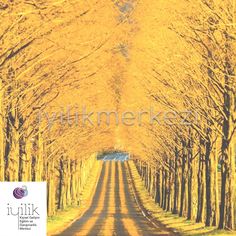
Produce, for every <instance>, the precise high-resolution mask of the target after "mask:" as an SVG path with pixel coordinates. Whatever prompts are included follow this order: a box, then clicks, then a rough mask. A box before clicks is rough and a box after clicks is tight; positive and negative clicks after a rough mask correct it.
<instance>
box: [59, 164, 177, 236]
mask: <svg viewBox="0 0 236 236" xmlns="http://www.w3.org/2000/svg"><path fill="white" fill-rule="evenodd" d="M127 171H128V170H127V167H126V164H125V162H121V161H106V162H102V170H101V175H100V177H99V180H98V183H97V187H96V190H95V194H94V196H93V199H92V202H91V205H90V206H89V208H88V209H87V210H86V211H85V212H84V214H83V215H82V216H81V217H80V218H79V219H78V220H76V221H75V222H74V223H73V224H72V225H71V226H70V227H69V228H67V229H66V230H64V231H63V232H62V233H61V234H59V236H90V235H91V236H95V235H100V236H113V235H118V236H126V235H132V236H142V235H145V236H151V235H173V234H172V233H171V232H170V231H168V230H167V229H166V228H165V226H163V225H161V224H160V226H159V227H158V225H156V226H154V225H153V224H152V223H151V222H150V221H148V220H147V219H146V218H145V217H144V216H143V214H142V212H141V210H139V208H138V205H137V204H136V202H135V198H134V195H133V192H132V190H131V187H130V184H129V182H128V181H129V180H128V178H127Z"/></svg>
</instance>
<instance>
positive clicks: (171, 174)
mask: <svg viewBox="0 0 236 236" xmlns="http://www.w3.org/2000/svg"><path fill="white" fill-rule="evenodd" d="M199 143H200V145H199V146H198V149H197V150H195V148H194V146H193V145H192V143H191V140H188V141H186V140H182V148H181V149H180V150H179V149H178V148H177V147H175V149H174V152H173V155H172V156H171V157H165V159H164V163H162V165H160V163H159V162H158V163H157V164H156V165H150V164H149V162H145V161H141V160H138V159H137V160H135V163H136V167H137V169H138V172H139V174H140V176H141V178H142V180H143V181H144V184H145V187H146V189H147V190H148V192H149V194H150V196H151V197H152V198H153V199H154V200H155V202H156V203H157V204H159V205H160V207H162V208H163V209H164V210H166V211H171V212H172V213H173V214H178V215H179V216H184V217H186V218H187V219H188V220H195V221H196V222H204V223H205V225H206V226H218V227H219V228H227V229H234V228H235V224H236V222H235V218H234V216H235V213H236V211H235V201H236V196H235V186H234V183H235V161H236V155H235V149H234V147H235V143H232V145H230V148H229V156H228V161H227V162H226V163H225V162H223V161H222V159H219V158H218V155H217V154H218V148H220V147H219V145H220V143H219V140H218V141H216V142H215V144H214V145H212V144H211V143H210V141H203V140H202V139H200V141H199ZM194 153H196V154H194Z"/></svg>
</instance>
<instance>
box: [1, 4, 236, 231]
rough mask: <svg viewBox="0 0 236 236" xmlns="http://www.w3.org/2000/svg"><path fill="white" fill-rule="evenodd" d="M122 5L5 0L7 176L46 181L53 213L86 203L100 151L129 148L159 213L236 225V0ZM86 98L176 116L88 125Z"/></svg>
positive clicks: (93, 103) (100, 106) (94, 105)
mask: <svg viewBox="0 0 236 236" xmlns="http://www.w3.org/2000/svg"><path fill="white" fill-rule="evenodd" d="M86 2H87V1H86ZM117 2H119V1H110V2H109V3H106V4H104V1H95V0H92V1H89V3H85V1H84V2H83V3H81V2H80V1H76V0H71V1H66V0H64V1H50V0H48V1H46V0H40V1H37V2H36V1H28V0H27V1H1V2H0V17H1V21H0V22H1V23H0V25H1V27H0V41H1V44H0V181H47V184H48V215H49V216H51V215H54V214H55V212H56V211H57V210H58V209H64V208H65V207H67V206H70V205H79V204H80V201H79V194H80V192H81V190H82V189H83V187H84V185H85V184H86V180H87V176H88V175H89V172H90V171H91V169H92V168H93V166H94V164H95V163H96V160H97V154H98V153H101V152H105V151H106V150H114V149H115V150H122V151H124V152H127V153H130V154H131V156H132V159H133V160H134V161H135V164H136V166H137V168H138V170H139V173H140V175H141V176H142V179H143V181H144V182H145V186H146V188H147V190H148V191H149V192H150V195H151V196H152V197H153V198H154V200H155V202H156V203H157V204H159V205H160V206H161V207H162V208H163V209H164V210H166V211H171V212H172V213H173V214H178V215H179V216H184V217H187V218H188V219H194V220H195V221H196V222H204V223H205V225H206V226H212V225H213V226H217V227H219V228H220V229H222V228H228V229H233V228H234V227H235V212H236V208H235V204H236V194H235V164H236V163H235V162H236V135H235V133H236V132H235V131H236V80H235V65H236V55H235V54H236V26H235V24H236V23H235V15H236V12H235V6H234V5H233V4H234V1H218V0H211V1H205V0H197V1H194V2H192V1H191V2H190V1H188V0H180V1H179V4H178V5H177V6H176V4H173V2H172V1H165V2H163V3H162V5H161V6H159V5H158V1H151V3H152V4H150V5H148V6H147V4H145V1H140V2H139V3H137V2H136V1H133V3H132V4H133V7H130V8H127V9H126V10H122V11H121V10H120V6H119V4H118V3H117ZM75 9H76V10H75ZM111 9H113V10H111ZM167 10H168V12H169V14H165V13H166V11H167ZM101 16H103V17H101ZM117 21H118V23H117ZM98 28H99V30H97V29H98ZM124 32H125V33H124ZM82 105H86V107H87V108H89V109H90V110H91V111H97V110H98V111H99V110H104V108H108V109H109V110H111V111H112V110H118V111H120V112H121V111H137V110H143V112H144V113H145V112H146V111H147V110H148V109H149V108H150V107H152V108H153V109H155V110H156V111H157V112H158V111H159V112H161V111H171V113H169V116H168V122H165V123H163V122H161V121H160V122H159V121H157V120H155V122H153V123H150V122H148V117H147V116H146V118H144V121H145V122H143V123H142V124H140V125H134V126H125V125H120V126H116V124H115V123H114V122H112V123H111V124H110V125H109V126H108V125H107V124H106V123H105V122H104V123H102V124H100V125H90V124H88V125H86V126H84V125H82V124H76V123H75V120H76V119H77V118H78V117H77V115H78V114H77V113H76V112H75V111H76V109H77V107H82ZM183 111H185V113H186V111H191V115H188V116H186V114H185V116H184V117H183V114H184V113H183ZM69 112H70V114H72V115H71V116H69V115H68V114H69ZM193 114H195V115H194V116H193ZM196 114H197V116H196ZM78 116H79V115H78ZM144 116H145V114H144ZM183 121H184V122H183ZM160 123H161V124H160Z"/></svg>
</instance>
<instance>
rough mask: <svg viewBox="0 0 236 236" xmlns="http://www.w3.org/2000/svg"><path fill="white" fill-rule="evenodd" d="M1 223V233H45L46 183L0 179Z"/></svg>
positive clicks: (29, 235) (4, 235) (10, 235)
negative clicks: (3, 180) (4, 180)
mask: <svg viewBox="0 0 236 236" xmlns="http://www.w3.org/2000/svg"><path fill="white" fill-rule="evenodd" d="M13 192H14V194H13ZM0 225H1V230H0V231H1V233H0V235H2V236H13V235H16V236H46V235H47V232H46V225H47V184H46V182H0Z"/></svg>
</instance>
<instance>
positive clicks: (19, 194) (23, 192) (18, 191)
mask: <svg viewBox="0 0 236 236" xmlns="http://www.w3.org/2000/svg"><path fill="white" fill-rule="evenodd" d="M27 195H28V190H27V187H26V186H22V187H21V188H19V187H17V188H15V189H14V191H13V196H14V197H15V198H16V199H21V198H23V197H26V196H27Z"/></svg>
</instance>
